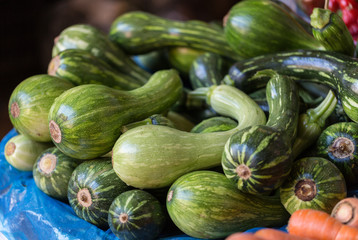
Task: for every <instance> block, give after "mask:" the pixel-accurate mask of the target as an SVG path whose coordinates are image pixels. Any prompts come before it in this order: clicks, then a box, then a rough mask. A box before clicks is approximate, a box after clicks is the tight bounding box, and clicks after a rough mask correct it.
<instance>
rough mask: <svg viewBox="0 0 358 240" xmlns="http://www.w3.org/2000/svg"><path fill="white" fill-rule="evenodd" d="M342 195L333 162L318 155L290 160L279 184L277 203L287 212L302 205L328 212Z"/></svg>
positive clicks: (344, 191)
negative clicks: (290, 163) (288, 169)
mask: <svg viewBox="0 0 358 240" xmlns="http://www.w3.org/2000/svg"><path fill="white" fill-rule="evenodd" d="M346 196H347V188H346V182H345V180H344V177H343V175H342V173H341V172H340V171H339V169H338V168H337V167H336V166H335V165H334V164H333V163H331V162H330V161H328V160H327V159H325V158H320V157H306V158H301V159H299V160H297V161H296V162H294V164H293V166H292V170H291V173H290V175H289V176H288V178H287V179H286V181H285V182H284V183H283V184H282V186H281V187H280V198H281V202H282V204H283V205H284V206H285V208H286V210H287V211H288V212H289V213H291V214H292V213H293V212H294V211H296V210H298V209H304V208H311V209H317V210H322V211H325V212H327V213H331V211H332V209H333V207H334V206H335V205H336V204H337V203H338V202H339V201H340V200H342V199H343V198H345V197H346Z"/></svg>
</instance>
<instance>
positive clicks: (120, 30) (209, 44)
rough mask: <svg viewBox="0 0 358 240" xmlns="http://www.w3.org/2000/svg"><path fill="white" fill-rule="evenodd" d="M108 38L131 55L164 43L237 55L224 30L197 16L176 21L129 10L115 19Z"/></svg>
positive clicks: (224, 54)
mask: <svg viewBox="0 0 358 240" xmlns="http://www.w3.org/2000/svg"><path fill="white" fill-rule="evenodd" d="M109 38H110V39H111V40H112V41H113V42H114V43H116V44H118V46H120V47H121V48H122V49H123V50H124V51H126V52H127V53H128V54H132V55H136V54H142V53H146V52H150V51H153V50H156V49H162V48H164V47H189V48H193V49H197V50H201V51H207V52H213V53H217V54H220V55H222V56H226V57H228V58H232V59H239V57H238V56H237V54H235V53H234V52H233V50H232V49H231V47H230V46H229V44H228V43H227V41H226V39H225V36H224V32H223V30H221V29H219V28H217V27H214V26H212V25H211V24H209V23H206V22H202V21H197V20H190V21H176V20H170V19H166V18H162V17H158V16H155V15H153V14H150V13H146V12H141V11H132V12H128V13H125V14H122V15H120V16H119V17H118V18H117V19H115V20H114V22H113V23H112V25H111V28H110V32H109Z"/></svg>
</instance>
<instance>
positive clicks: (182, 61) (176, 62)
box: [167, 47, 203, 76]
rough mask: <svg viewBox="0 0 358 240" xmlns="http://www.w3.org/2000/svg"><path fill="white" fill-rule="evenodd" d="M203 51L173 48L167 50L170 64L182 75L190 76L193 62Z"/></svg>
mask: <svg viewBox="0 0 358 240" xmlns="http://www.w3.org/2000/svg"><path fill="white" fill-rule="evenodd" d="M201 54H203V51H201V50H197V49H193V48H188V47H171V48H169V49H168V50H167V56H168V61H169V64H170V65H171V66H172V67H173V68H175V69H177V70H178V71H179V72H180V73H181V74H183V75H185V76H188V75H189V71H190V67H191V65H192V63H193V61H194V60H195V59H196V58H197V57H198V56H200V55H201Z"/></svg>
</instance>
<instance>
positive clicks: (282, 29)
mask: <svg viewBox="0 0 358 240" xmlns="http://www.w3.org/2000/svg"><path fill="white" fill-rule="evenodd" d="M291 14H292V12H291V13H290V12H289V11H288V9H287V8H285V7H282V5H281V4H278V3H277V2H275V1H271V0H244V1H240V2H238V3H236V4H235V5H234V6H233V7H231V9H230V10H229V12H228V14H227V16H226V17H225V23H224V24H225V25H224V26H225V27H224V30H225V36H226V39H227V42H228V43H229V45H230V46H231V47H232V48H233V49H234V50H235V52H236V53H237V54H238V55H239V56H241V57H243V58H251V57H255V56H260V55H263V54H268V53H276V52H281V51H287V50H297V49H324V48H323V47H322V45H321V43H320V42H319V41H317V40H316V39H315V38H314V37H313V36H312V34H311V33H309V32H307V31H306V30H305V28H303V27H302V26H301V25H300V23H299V22H298V21H297V20H296V19H295V18H293V17H292V15H291Z"/></svg>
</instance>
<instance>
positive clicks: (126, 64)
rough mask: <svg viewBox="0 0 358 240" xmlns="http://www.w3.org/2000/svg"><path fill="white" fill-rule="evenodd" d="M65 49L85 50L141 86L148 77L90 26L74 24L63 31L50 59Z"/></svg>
mask: <svg viewBox="0 0 358 240" xmlns="http://www.w3.org/2000/svg"><path fill="white" fill-rule="evenodd" d="M66 49H82V50H85V51H87V52H89V53H91V54H92V55H94V56H96V57H97V58H99V59H101V60H103V61H105V62H106V63H107V64H109V65H111V66H112V67H113V68H115V69H116V70H117V71H119V72H121V73H124V74H127V75H129V76H131V77H133V78H135V79H137V80H138V81H139V82H141V83H142V84H144V83H146V82H147V81H148V79H149V77H150V73H148V72H147V71H145V70H143V69H142V68H140V67H139V66H137V64H136V63H135V62H134V61H133V60H132V59H131V57H130V56H128V55H127V54H125V53H124V52H123V51H122V49H120V48H118V47H117V46H116V45H115V44H113V43H112V42H111V41H110V40H109V38H108V36H107V35H106V34H105V33H103V32H102V31H100V30H99V29H98V28H96V27H94V26H92V25H89V24H74V25H71V26H69V27H67V28H65V29H63V30H62V31H61V33H60V34H59V35H58V36H57V37H56V38H55V43H54V46H53V48H52V57H55V56H57V55H58V54H59V53H60V52H62V51H64V50H66Z"/></svg>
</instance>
